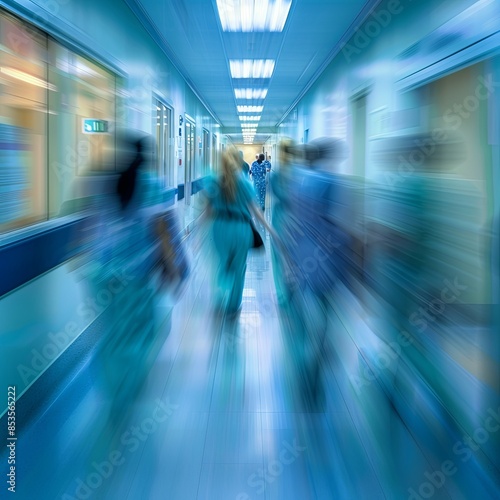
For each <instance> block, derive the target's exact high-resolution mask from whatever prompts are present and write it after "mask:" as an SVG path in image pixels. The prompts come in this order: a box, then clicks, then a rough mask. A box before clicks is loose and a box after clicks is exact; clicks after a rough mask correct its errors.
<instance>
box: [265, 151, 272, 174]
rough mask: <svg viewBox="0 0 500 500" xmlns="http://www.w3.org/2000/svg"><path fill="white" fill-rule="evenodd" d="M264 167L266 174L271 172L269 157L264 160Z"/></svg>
mask: <svg viewBox="0 0 500 500" xmlns="http://www.w3.org/2000/svg"><path fill="white" fill-rule="evenodd" d="M264 166H265V167H266V172H268V173H269V172H271V168H272V166H271V155H267V159H266V160H264Z"/></svg>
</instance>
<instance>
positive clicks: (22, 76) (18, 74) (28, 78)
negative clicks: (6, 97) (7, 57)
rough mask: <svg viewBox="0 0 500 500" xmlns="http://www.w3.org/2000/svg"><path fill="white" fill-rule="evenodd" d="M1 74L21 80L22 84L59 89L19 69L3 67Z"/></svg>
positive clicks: (0, 70) (0, 69)
mask: <svg viewBox="0 0 500 500" xmlns="http://www.w3.org/2000/svg"><path fill="white" fill-rule="evenodd" d="M0 73H3V74H4V75H8V76H11V77H12V78H15V79H16V80H21V81H22V82H26V83H31V85H36V86H37V87H42V88H44V89H49V90H53V91H57V87H56V86H55V85H52V84H51V83H48V82H47V81H45V80H42V79H41V78H37V77H36V76H33V75H29V74H28V73H25V72H24V71H20V70H18V69H14V68H6V67H2V68H0Z"/></svg>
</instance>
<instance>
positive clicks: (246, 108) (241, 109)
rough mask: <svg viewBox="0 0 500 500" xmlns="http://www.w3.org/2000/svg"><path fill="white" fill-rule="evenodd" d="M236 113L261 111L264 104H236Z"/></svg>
mask: <svg viewBox="0 0 500 500" xmlns="http://www.w3.org/2000/svg"><path fill="white" fill-rule="evenodd" d="M237 109H238V113H262V110H263V109H264V106H237Z"/></svg>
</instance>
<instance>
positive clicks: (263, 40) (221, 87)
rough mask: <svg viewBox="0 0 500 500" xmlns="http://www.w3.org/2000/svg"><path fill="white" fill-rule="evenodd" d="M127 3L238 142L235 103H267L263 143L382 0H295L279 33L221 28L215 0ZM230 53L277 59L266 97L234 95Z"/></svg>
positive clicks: (236, 56) (137, 0) (234, 56)
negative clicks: (241, 31)
mask: <svg viewBox="0 0 500 500" xmlns="http://www.w3.org/2000/svg"><path fill="white" fill-rule="evenodd" d="M126 2H127V4H128V5H129V6H130V8H131V9H132V10H133V11H134V13H135V14H136V15H137V16H138V17H139V19H140V20H141V22H142V23H143V25H144V26H145V27H146V28H147V29H148V31H149V32H150V33H151V35H152V36H153V37H154V38H155V40H156V41H157V43H158V44H159V45H160V46H161V47H162V48H163V50H164V51H165V53H166V55H167V56H168V57H169V59H170V60H171V61H172V62H173V63H174V64H175V66H176V67H177V68H178V70H179V71H180V72H181V73H182V74H183V76H184V77H185V78H186V80H187V82H188V84H189V85H190V86H191V88H192V89H193V90H194V91H195V93H196V94H197V95H198V97H199V98H200V99H201V100H202V101H203V103H204V104H205V105H206V106H207V108H208V109H209V110H210V111H211V113H212V114H213V115H214V118H215V119H216V120H217V121H218V122H219V123H220V125H221V131H222V132H223V133H224V134H226V135H228V136H229V137H230V138H231V140H232V141H233V142H242V135H241V126H240V123H241V122H240V119H239V117H238V112H237V109H236V106H237V104H238V105H264V109H263V112H262V113H261V119H260V121H259V126H258V129H257V134H256V136H255V139H254V143H261V142H264V141H265V140H266V139H267V138H268V137H269V134H270V133H272V132H274V131H275V127H276V125H277V124H278V123H279V122H280V121H281V120H282V119H283V118H284V116H285V115H286V114H287V113H288V112H289V111H290V110H291V109H292V108H293V106H294V105H295V104H296V102H297V101H298V99H299V98H300V97H301V96H302V95H303V94H304V93H305V92H306V91H307V89H308V88H309V87H310V86H311V85H312V83H313V82H314V81H315V80H316V79H317V77H318V76H319V75H320V74H321V72H322V71H323V70H324V69H325V67H326V65H327V64H328V63H329V62H330V61H331V60H332V58H333V57H334V56H335V54H336V53H337V52H338V50H339V49H340V47H341V46H342V43H343V42H345V41H346V40H347V39H348V38H349V36H350V35H351V34H352V33H353V32H354V31H355V29H356V28H357V27H358V26H359V25H360V24H361V21H362V20H363V19H365V18H366V16H367V15H369V13H370V12H371V10H372V9H373V8H374V6H375V5H376V4H377V3H378V2H379V0H293V1H292V7H291V9H290V13H289V16H288V19H287V22H286V24H285V28H284V30H283V32H281V33H269V32H267V33H230V32H223V31H222V28H221V24H220V20H219V16H218V12H217V5H216V0H126ZM229 59H274V60H276V65H275V69H274V73H273V75H272V77H271V78H270V79H269V80H267V82H265V83H267V85H266V87H267V88H268V89H269V90H268V93H267V97H266V98H265V99H264V100H263V101H255V102H252V101H247V100H245V101H240V100H238V101H237V100H236V98H235V95H234V86H235V83H234V82H235V80H233V79H232V78H231V75H230V72H229ZM246 83H248V84H249V85H248V86H250V87H251V86H258V87H261V86H262V85H261V83H264V82H261V81H258V82H257V81H255V80H254V81H252V80H248V81H247V82H246ZM236 86H238V87H240V86H244V85H243V82H241V81H238V82H237V85H236Z"/></svg>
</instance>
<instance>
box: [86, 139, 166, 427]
mask: <svg viewBox="0 0 500 500" xmlns="http://www.w3.org/2000/svg"><path fill="white" fill-rule="evenodd" d="M152 151H153V141H152V137H151V136H149V135H146V134H143V133H133V132H127V133H126V134H124V135H119V137H118V150H117V163H118V167H119V168H120V167H121V169H122V171H121V173H120V175H119V178H118V181H117V184H116V196H117V200H118V210H117V211H115V212H114V213H112V214H110V217H109V220H108V222H107V235H106V238H105V239H106V242H105V246H104V251H105V253H106V255H105V258H103V260H102V262H101V264H102V265H101V266H100V274H101V276H103V275H109V276H117V275H118V276H125V277H126V280H124V281H123V287H120V290H119V291H118V292H117V293H116V294H114V296H113V300H112V302H111V304H110V306H109V308H108V310H107V311H106V313H107V314H108V317H109V318H110V324H109V326H108V328H107V330H108V331H107V332H106V334H105V336H104V337H103V340H102V342H101V345H100V352H99V361H100V362H101V363H102V364H103V367H104V372H105V383H106V388H107V390H108V391H109V394H108V396H109V397H110V398H111V400H112V401H111V412H110V418H111V419H116V418H123V413H124V411H126V409H127V408H129V407H130V405H131V404H132V403H133V402H134V400H135V398H136V396H137V394H138V392H139V390H140V388H141V386H142V383H143V381H144V380H145V377H146V375H147V372H148V369H149V362H150V361H151V359H150V355H151V354H152V349H153V345H154V340H155V321H154V320H155V318H154V300H155V293H156V290H155V288H154V285H153V281H152V276H153V270H154V267H155V263H156V258H157V257H156V253H155V252H154V248H155V247H156V246H157V244H158V238H157V235H156V228H155V226H154V221H155V217H154V214H155V211H156V210H158V209H157V207H158V206H160V205H159V203H158V202H159V201H160V186H159V183H158V182H157V180H156V177H155V176H154V174H153V172H152V168H151V165H150V161H151V158H152ZM103 236H104V235H103ZM95 285H97V283H96V284H95ZM97 286H100V288H101V286H102V285H97ZM125 367H127V368H126V369H125ZM119 416H120V417H119Z"/></svg>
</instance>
